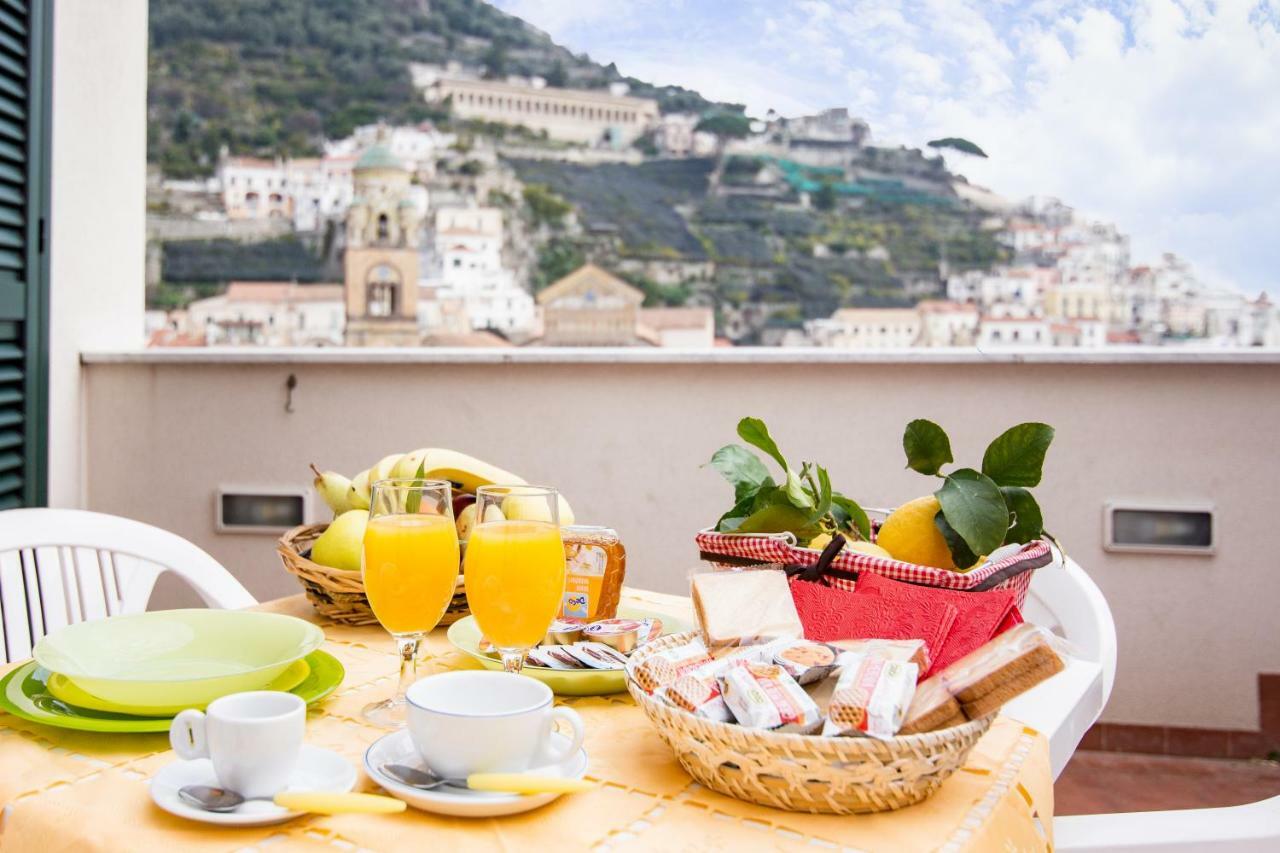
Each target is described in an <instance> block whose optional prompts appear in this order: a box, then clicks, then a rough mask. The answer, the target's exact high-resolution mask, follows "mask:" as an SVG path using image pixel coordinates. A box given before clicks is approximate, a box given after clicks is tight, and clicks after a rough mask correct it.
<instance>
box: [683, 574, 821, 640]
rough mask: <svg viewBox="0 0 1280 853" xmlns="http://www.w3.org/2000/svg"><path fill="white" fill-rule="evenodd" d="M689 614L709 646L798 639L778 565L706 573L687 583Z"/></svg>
mask: <svg viewBox="0 0 1280 853" xmlns="http://www.w3.org/2000/svg"><path fill="white" fill-rule="evenodd" d="M690 586H691V593H692V597H693V612H694V614H695V615H696V616H697V618H698V628H699V630H700V631H701V632H702V638H703V639H704V640H705V641H706V643H707V645H708V646H709V647H713V648H714V647H718V646H746V645H751V644H753V643H759V642H763V641H767V640H773V639H776V638H778V637H803V636H804V626H803V625H802V624H800V615H799V614H798V613H796V606H795V602H794V601H793V600H792V598H791V587H790V586H788V585H787V576H786V574H785V573H784V572H782V571H780V570H778V569H749V570H746V571H740V572H706V573H703V574H696V575H694V576H693V578H692V579H691V581H690Z"/></svg>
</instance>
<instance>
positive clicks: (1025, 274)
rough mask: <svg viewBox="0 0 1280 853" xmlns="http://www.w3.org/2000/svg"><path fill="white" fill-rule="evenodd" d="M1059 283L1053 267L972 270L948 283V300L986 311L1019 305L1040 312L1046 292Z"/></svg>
mask: <svg viewBox="0 0 1280 853" xmlns="http://www.w3.org/2000/svg"><path fill="white" fill-rule="evenodd" d="M1057 281H1058V271H1057V270H1056V269H1053V268H1052V267H1036V266H1031V267H997V268H996V269H994V270H992V271H991V272H983V271H982V270H970V271H969V272H965V273H961V274H959V275H953V276H950V277H949V278H948V279H947V299H948V300H950V301H952V302H969V303H972V304H974V305H977V306H979V307H980V308H982V309H984V310H990V309H991V308H992V307H994V306H996V305H1017V306H1021V307H1023V308H1026V309H1030V310H1038V309H1040V308H1041V307H1042V306H1043V304H1044V294H1045V291H1046V290H1047V289H1048V288H1049V287H1051V286H1052V285H1054V284H1056V283H1057Z"/></svg>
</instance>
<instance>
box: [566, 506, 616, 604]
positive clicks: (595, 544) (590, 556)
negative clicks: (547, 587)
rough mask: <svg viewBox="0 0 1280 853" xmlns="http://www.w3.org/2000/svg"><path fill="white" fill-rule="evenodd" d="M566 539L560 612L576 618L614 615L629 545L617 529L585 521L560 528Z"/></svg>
mask: <svg viewBox="0 0 1280 853" xmlns="http://www.w3.org/2000/svg"><path fill="white" fill-rule="evenodd" d="M560 538H561V539H562V540H563V541H564V562H565V584H564V597H563V599H562V600H561V605H560V615H561V616H564V617H568V618H575V619H585V620H591V619H612V618H613V617H614V616H615V615H616V614H617V612H618V599H619V598H620V597H621V596H622V581H623V578H624V577H625V576H626V573H627V549H626V548H624V547H622V540H621V539H620V538H619V537H618V532H617V531H616V530H613V529H612V528H609V527H589V526H585V525H579V526H571V527H562V528H560Z"/></svg>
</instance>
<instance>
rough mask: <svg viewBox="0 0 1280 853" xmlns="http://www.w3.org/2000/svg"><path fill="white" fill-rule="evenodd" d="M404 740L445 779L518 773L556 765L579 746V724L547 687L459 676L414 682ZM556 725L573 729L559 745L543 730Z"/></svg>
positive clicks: (497, 675) (489, 675) (505, 677)
mask: <svg viewBox="0 0 1280 853" xmlns="http://www.w3.org/2000/svg"><path fill="white" fill-rule="evenodd" d="M405 695H406V697H407V698H408V700H409V736H410V737H411V738H413V745H414V746H415V747H417V749H418V753H419V754H420V755H421V756H422V758H423V760H425V761H426V762H427V765H428V766H429V767H430V768H431V769H432V770H434V771H435V772H437V773H440V774H442V775H444V776H450V777H466V776H469V775H470V774H472V773H518V772H520V771H523V770H528V769H529V768H531V767H542V766H546V765H549V764H559V763H560V762H562V761H564V760H565V759H566V758H568V757H570V756H571V755H576V754H577V752H578V750H579V749H581V748H582V741H583V738H584V737H585V735H586V731H585V728H584V726H583V724H582V718H581V717H579V716H578V715H577V713H576V712H574V711H572V710H570V709H569V708H557V707H555V705H554V702H553V699H554V697H553V696H552V693H551V688H549V687H547V685H545V684H543V683H542V682H541V681H535V680H534V679H532V678H529V677H528V676H524V675H513V674H511V673H507V672H483V671H472V670H465V671H461V672H446V673H442V674H440V675H432V676H429V677H427V678H423V679H420V680H419V681H416V682H414V683H413V684H412V685H411V686H410V687H409V690H408V691H407V692H406V694H405ZM558 721H564V722H565V723H567V724H568V725H569V726H570V728H572V729H573V737H572V738H571V739H570V743H569V744H568V745H567V746H557V744H556V742H555V741H553V740H552V738H551V732H552V731H553V730H554V729H555V727H556V723H557V722H558Z"/></svg>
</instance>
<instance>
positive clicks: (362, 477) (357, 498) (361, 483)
mask: <svg viewBox="0 0 1280 853" xmlns="http://www.w3.org/2000/svg"><path fill="white" fill-rule="evenodd" d="M371 499H372V496H371V495H370V494H369V472H368V471H361V472H360V473H359V474H356V475H355V476H354V477H353V478H351V488H350V489H349V490H348V491H347V503H348V504H350V505H351V508H352V509H368V508H369V501H370V500H371Z"/></svg>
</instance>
